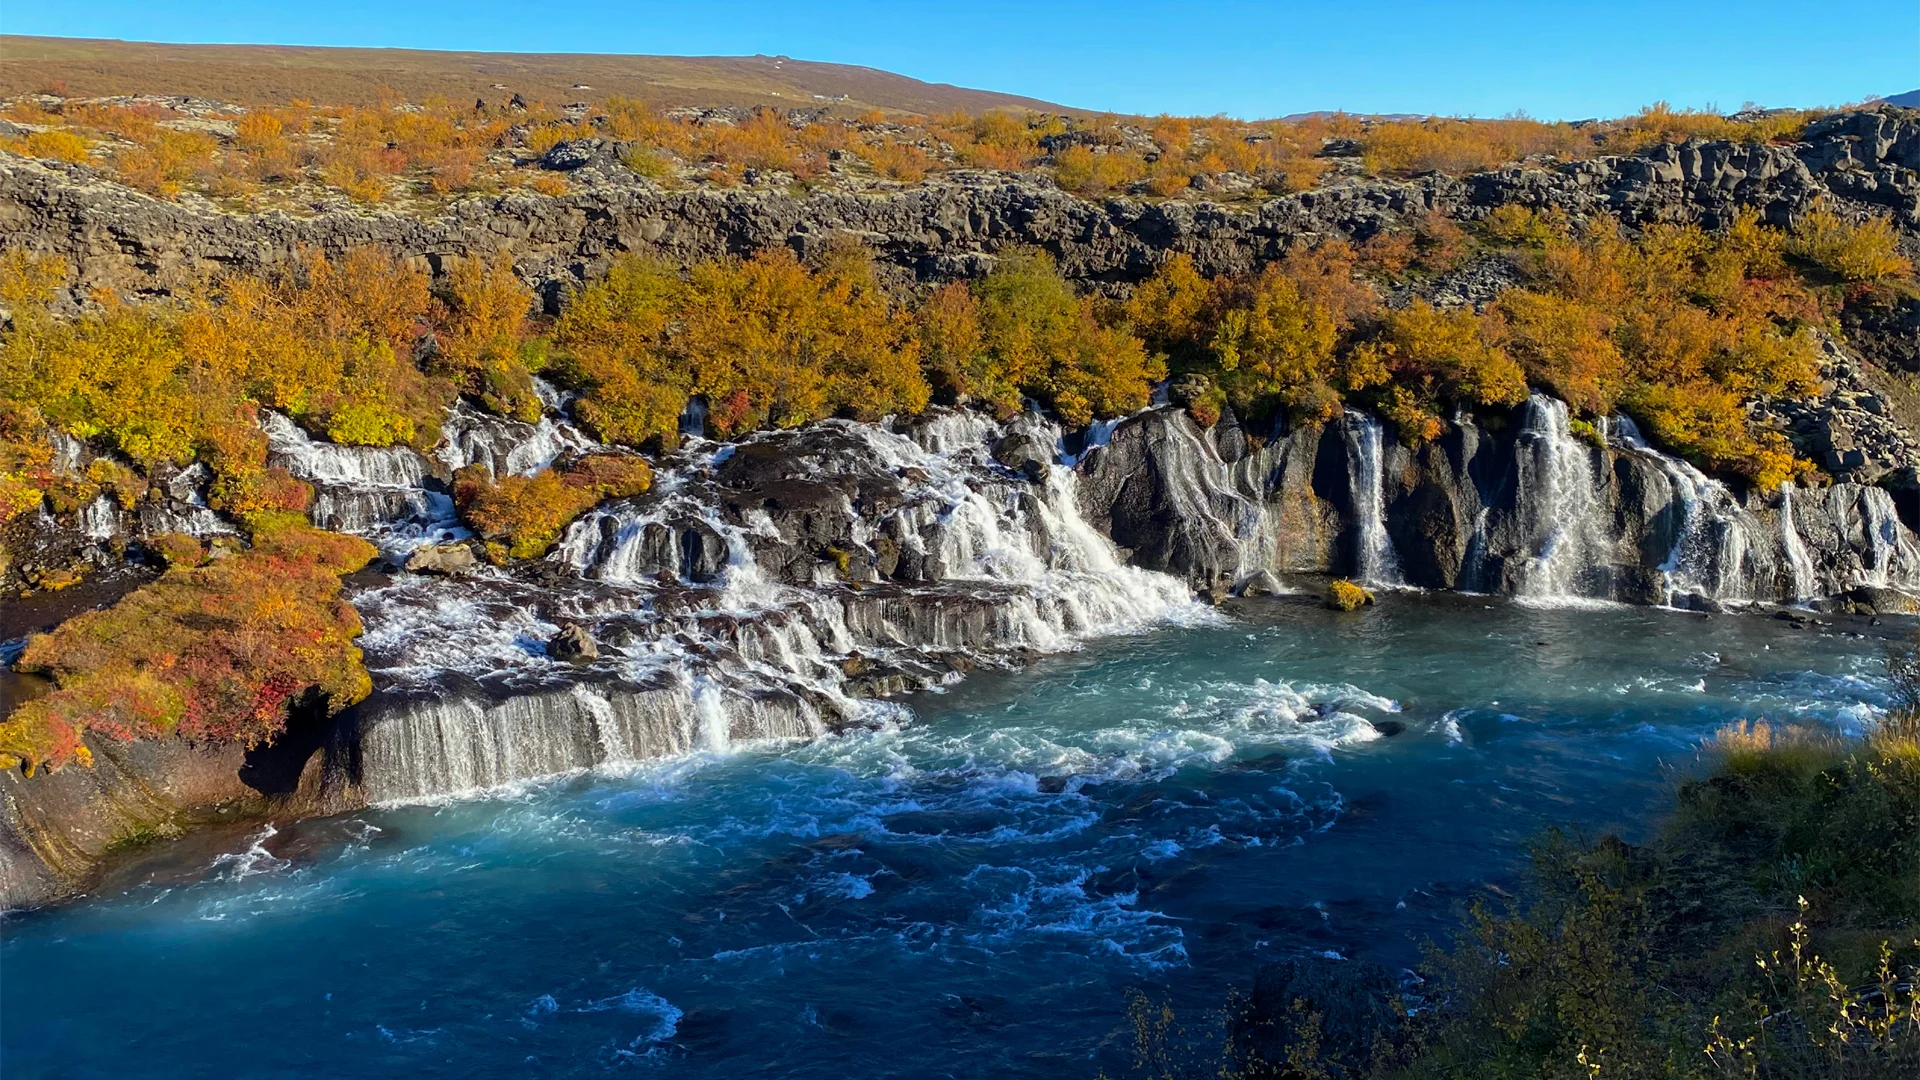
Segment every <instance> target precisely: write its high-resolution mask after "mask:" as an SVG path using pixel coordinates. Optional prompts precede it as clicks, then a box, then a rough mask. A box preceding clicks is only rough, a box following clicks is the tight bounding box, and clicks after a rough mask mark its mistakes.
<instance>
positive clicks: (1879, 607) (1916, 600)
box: [1847, 585, 1920, 615]
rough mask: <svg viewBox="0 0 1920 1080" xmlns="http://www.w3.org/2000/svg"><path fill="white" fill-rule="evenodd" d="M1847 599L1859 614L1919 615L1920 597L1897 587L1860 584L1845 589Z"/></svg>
mask: <svg viewBox="0 0 1920 1080" xmlns="http://www.w3.org/2000/svg"><path fill="white" fill-rule="evenodd" d="M1847 601H1848V602H1849V603H1851V604H1852V605H1853V610H1854V611H1855V613H1856V614H1860V615H1920V597H1915V596H1913V595H1912V594H1910V593H1904V592H1901V591H1900V590H1899V589H1887V588H1882V587H1880V586H1878V585H1861V586H1859V587H1857V588H1852V589H1848V590H1847Z"/></svg>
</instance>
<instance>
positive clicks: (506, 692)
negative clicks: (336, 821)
mask: <svg viewBox="0 0 1920 1080" xmlns="http://www.w3.org/2000/svg"><path fill="white" fill-rule="evenodd" d="M1021 422H1023V423H1024V422H1028V421H1025V420H1023V421H1021ZM1004 434H1005V431H1004V429H1003V428H1002V427H1001V426H1000V425H998V424H996V423H994V422H993V421H992V420H990V419H988V418H986V417H982V416H978V415H974V414H966V413H947V414H943V415H939V416H936V417H933V418H930V419H929V420H927V421H926V422H923V423H921V424H919V425H916V426H915V427H913V428H912V429H910V430H909V431H906V432H901V431H894V430H888V429H885V428H882V427H877V426H873V425H861V424H852V423H841V422H827V423H823V424H819V425H815V426H814V427H813V428H811V429H808V430H807V431H804V432H787V433H771V434H765V435H761V436H757V437H755V438H753V439H749V440H747V442H746V443H743V444H741V447H722V448H718V449H715V448H712V447H711V444H699V443H696V444H695V445H693V446H691V447H689V448H688V449H687V450H686V451H685V452H683V453H682V454H681V455H680V456H679V457H678V459H677V460H676V461H674V462H672V463H669V464H667V465H663V466H662V468H661V469H660V470H659V471H658V472H657V474H656V486H655V490H654V491H653V492H651V493H649V494H648V495H645V496H641V497H638V498H635V499H630V500H622V501H620V502H617V503H612V504H608V505H605V506H602V507H600V508H597V509H596V510H594V511H592V512H590V513H589V514H587V515H586V516H584V517H583V518H581V519H580V520H579V521H576V522H575V523H574V524H573V525H572V526H571V527H570V528H569V529H568V530H567V532H566V534H565V535H564V536H563V538H562V540H561V542H560V543H559V544H558V545H557V546H556V548H555V551H554V553H553V554H552V555H550V556H549V561H550V562H551V563H553V564H554V565H556V566H563V567H566V568H567V569H568V570H569V571H571V573H570V574H569V575H567V577H565V578H560V579H555V580H554V582H553V583H552V584H550V585H546V586H543V587H541V588H540V589H539V590H537V593H536V594H535V595H536V596H537V598H535V597H534V596H529V597H527V598H522V597H519V596H516V595H504V594H502V593H501V590H504V589H508V588H510V587H513V586H511V585H510V584H509V583H508V582H506V581H503V580H499V579H494V578H487V577H483V578H481V579H477V580H476V579H468V580H461V581H444V580H432V581H428V580H425V579H419V578H407V579H403V580H401V581H399V582H396V583H395V584H394V585H392V586H389V587H387V588H385V589H381V590H376V591H374V592H373V593H370V594H363V596H362V597H360V598H358V602H359V603H360V604H361V606H362V607H363V610H369V611H371V612H374V613H377V616H378V617H377V619H375V618H369V620H368V621H369V625H370V626H371V625H373V624H374V623H376V622H378V624H379V625H380V627H381V629H380V630H379V631H378V632H377V633H373V632H370V633H369V635H368V638H367V640H366V642H365V646H366V649H367V652H368V657H369V666H370V667H372V668H374V669H375V670H376V673H377V674H379V675H381V676H382V678H383V679H390V680H394V681H395V682H396V683H399V684H402V685H405V686H412V687H414V690H413V691H412V692H410V693H408V694H407V695H406V696H405V697H404V698H403V699H402V701H403V703H401V704H398V705H395V706H392V707H388V708H386V709H384V710H379V709H376V710H374V712H373V713H371V714H370V715H368V716H367V717H366V718H365V719H364V720H363V721H362V734H361V740H362V743H363V744H367V745H375V746H377V747H379V749H376V750H375V751H373V752H367V751H365V750H363V752H362V755H361V762H362V774H363V775H362V780H361V782H362V785H363V788H364V790H365V791H366V792H367V793H368V794H369V797H372V798H376V799H412V798H422V797H432V796H435V795H438V794H444V793H446V792H449V791H461V790H466V789H471V788H484V787H489V786H497V785H499V784H503V783H509V782H512V781H515V780H522V779H528V778H531V777H535V776H541V775H547V774H550V773H555V772H561V771H565V770H568V769H577V768H585V767H593V766H598V765H603V764H606V763H609V762H612V761H619V760H624V759H627V758H632V757H650V756H658V755H661V754H667V753H678V752H684V751H686V750H688V749H706V750H712V751H716V752H724V751H726V750H729V749H731V748H733V747H735V746H737V745H738V744H739V742H740V741H742V740H761V739H787V738H806V737H812V736H817V735H819V734H822V733H824V732H825V731H827V730H831V729H834V728H836V727H838V726H841V725H844V724H848V723H853V724H875V723H889V722H896V721H897V720H898V719H900V718H901V711H900V707H899V706H896V705H891V704H889V703H886V702H884V701H877V700H871V699H867V698H864V697H862V696H860V694H859V693H857V692H855V690H854V689H853V688H852V687H851V685H850V684H851V683H852V682H853V680H855V679H856V678H868V679H872V678H884V679H890V680H894V681H893V682H889V683H887V684H886V685H906V686H931V685H938V684H939V683H941V682H943V681H945V680H947V679H948V678H951V677H952V672H954V671H956V670H962V669H964V668H966V667H972V666H975V665H978V664H982V663H985V664H993V663H998V662H1003V661H1001V659H1000V658H1002V657H1007V656H1009V655H1016V654H1019V653H1021V652H1023V651H1036V652H1045V651H1056V650H1060V649H1066V648H1072V647H1074V645H1075V644H1076V643H1077V642H1078V640H1080V639H1081V638H1084V637H1087V636H1092V635H1096V634H1109V633H1114V632H1124V631H1127V630H1133V629H1141V628H1145V627H1148V626H1151V625H1153V624H1155V623H1157V622H1160V621H1163V620H1166V619H1169V618H1179V617H1191V618H1194V619H1203V618H1207V617H1208V616H1207V615H1206V614H1205V613H1204V610H1203V609H1201V608H1199V607H1198V606H1197V605H1196V604H1195V603H1194V601H1193V600H1192V598H1191V594H1190V593H1189V590H1188V589H1187V587H1186V586H1185V584H1184V583H1182V582H1181V581H1179V580H1177V579H1175V578H1172V577H1168V576H1166V575H1162V574H1155V573H1151V572H1148V571H1144V570H1140V569H1138V568H1135V567H1130V566H1126V565H1124V564H1123V563H1122V562H1121V561H1120V560H1119V558H1118V557H1117V555H1116V553H1115V551H1114V548H1113V545H1112V543H1111V542H1110V541H1108V540H1107V539H1106V538H1105V537H1104V536H1101V535H1100V534H1099V533H1098V532H1097V531H1095V530H1094V529H1093V528H1092V527H1091V526H1090V525H1089V524H1088V523H1087V522H1086V521H1085V519H1084V518H1082V517H1081V515H1080V511H1079V508H1078V503H1077V500H1076V498H1075V495H1076V483H1077V479H1076V477H1075V476H1074V474H1073V473H1072V472H1071V471H1070V470H1068V469H1064V468H1055V469H1052V470H1050V471H1049V472H1048V473H1047V475H1046V476H1045V477H1043V478H1041V479H1039V480H1028V479H1026V478H1025V477H1023V476H1020V475H1017V474H1014V473H1012V472H1011V471H1010V470H1007V469H1005V468H1003V467H1001V466H999V465H997V464H995V463H994V462H993V460H992V457H991V454H990V451H991V448H992V447H993V446H994V445H995V443H996V442H997V441H998V440H999V439H1000V437H1001V436H1002V435H1004ZM1042 434H1044V436H1045V438H1046V441H1047V442H1049V443H1051V442H1053V441H1055V440H1057V438H1058V433H1057V431H1054V430H1053V429H1051V428H1050V427H1048V428H1047V429H1046V430H1045V431H1044V432H1043V433H1042ZM762 441H771V442H774V443H775V444H776V445H775V446H773V447H769V448H767V449H769V450H771V451H775V452H776V456H777V457H778V458H779V459H781V460H805V461H807V462H809V464H810V465H812V464H817V465H818V472H819V475H821V476H826V477H830V478H845V479H846V480H847V481H849V482H853V481H859V482H864V483H880V482H885V483H887V484H901V485H903V486H902V487H901V488H900V494H899V498H898V504H897V505H895V506H893V507H892V508H891V509H890V510H887V511H884V512H877V513H876V512H873V511H870V510H867V509H865V508H863V507H858V506H855V505H854V503H853V502H852V501H851V500H850V499H849V498H847V497H846V496H845V495H843V494H839V493H838V491H837V489H833V490H829V491H827V492H825V496H826V497H825V500H824V501H823V502H822V504H821V505H820V506H819V507H815V508H811V509H809V511H808V512H807V514H806V515H794V514H788V513H784V512H783V513H781V514H780V515H779V516H778V517H776V516H775V515H774V514H773V513H770V512H769V511H768V510H765V509H760V508H749V507H739V508H736V509H734V510H723V508H725V507H728V506H729V505H730V499H731V497H730V496H729V494H728V492H729V491H730V490H731V489H729V488H727V487H726V484H727V482H728V481H727V480H726V479H725V477H724V476H723V473H724V472H725V467H726V464H727V462H728V461H729V459H730V458H732V457H733V455H734V453H736V452H738V451H739V449H741V448H744V447H749V446H751V445H752V444H753V443H756V442H762ZM819 514H826V515H828V516H829V517H831V518H835V519H837V520H836V521H834V522H832V523H831V527H830V528H829V527H827V525H823V523H822V522H821V521H820V520H818V519H817V515H819ZM822 529H824V530H825V532H827V533H831V534H834V535H838V536H840V537H842V538H843V539H839V540H836V541H834V543H836V544H841V545H844V548H843V549H842V550H843V558H845V559H846V562H845V563H844V564H843V565H842V566H840V567H838V568H836V566H835V564H834V563H833V562H832V561H831V560H827V559H818V558H814V557H812V555H813V551H815V550H817V549H812V548H810V547H809V545H813V544H818V543H821V542H822V541H820V540H818V539H811V540H803V539H802V538H801V536H800V535H798V534H797V532H796V530H806V531H808V533H809V534H810V535H811V534H812V533H813V532H814V531H815V530H822ZM796 545H800V547H798V548H797V547H796ZM889 545H891V546H892V547H893V548H894V549H897V550H898V551H900V552H902V555H901V556H900V557H901V558H902V559H906V558H908V557H911V558H913V559H914V560H916V565H918V566H920V567H922V568H923V572H922V573H920V574H919V575H918V576H917V577H916V578H914V579H913V580H908V581H898V582H873V583H871V584H869V585H867V586H864V587H859V581H860V580H861V579H862V578H863V577H865V578H866V579H867V580H869V581H871V580H872V578H871V575H872V571H871V570H870V569H867V568H866V563H867V561H869V560H870V559H872V558H875V557H877V552H879V551H880V550H882V549H883V548H886V547H888V546H889ZM802 551H804V552H805V554H806V555H807V557H803V558H799V559H798V562H797V563H796V555H797V554H799V553H800V552H802ZM856 559H857V560H858V562H857V563H856V561H855V560H856ZM796 566H800V567H804V566H813V567H815V569H814V570H812V571H808V572H801V573H798V576H796V569H795V568H796ZM773 567H782V568H784V569H781V570H775V569H772V568H773ZM569 580H571V581H574V582H577V584H568V581H569ZM530 608H538V609H540V610H542V611H552V612H553V614H552V615H540V616H535V615H532V614H529V613H528V611H529V609H530ZM496 609H497V610H498V611H499V612H500V615H498V616H496V615H490V614H489V612H492V611H494V610H496ZM503 616H504V617H503ZM561 617H564V618H566V619H567V620H568V621H573V622H577V623H581V624H583V625H587V626H589V627H590V628H591V632H592V634H593V636H594V637H595V639H596V640H597V641H598V642H599V643H600V648H601V657H600V659H599V660H598V661H596V662H594V663H592V664H590V665H587V666H586V667H584V668H583V667H580V666H577V665H569V664H564V663H561V662H558V661H556V660H554V659H553V658H552V657H549V656H547V655H545V650H544V648H543V647H541V646H540V645H538V644H537V642H539V641H543V640H545V639H547V638H548V637H551V635H552V634H553V633H555V632H556V630H557V627H556V625H555V624H554V623H552V622H548V621H546V620H547V619H552V618H561ZM475 623H483V624H487V625H488V628H489V631H490V632H487V633H475V632H473V631H472V630H471V629H469V630H467V631H466V632H465V633H464V634H462V633H454V632H452V631H454V630H455V628H456V627H461V626H466V627H471V626H473V625H474V624H475ZM456 676H457V677H458V678H464V679H471V680H474V681H475V683H476V684H477V685H483V686H485V687H488V688H489V689H487V690H485V692H484V693H481V692H468V691H459V690H457V689H456V690H455V691H454V692H448V686H449V684H448V683H447V680H448V679H449V678H453V677H456ZM902 680H904V682H902ZM636 712H638V713H644V714H646V715H647V716H648V717H650V719H649V721H648V722H647V724H645V725H642V726H643V727H645V728H646V731H647V734H646V735H645V737H641V738H634V737H629V736H628V735H625V734H623V732H626V731H627V730H628V729H629V728H632V727H633V726H634V725H632V724H626V725H622V724H618V723H615V722H614V720H615V718H617V717H619V716H621V715H625V714H630V713H636ZM436 758H437V759H439V760H436Z"/></svg>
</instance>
